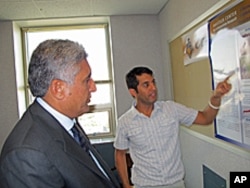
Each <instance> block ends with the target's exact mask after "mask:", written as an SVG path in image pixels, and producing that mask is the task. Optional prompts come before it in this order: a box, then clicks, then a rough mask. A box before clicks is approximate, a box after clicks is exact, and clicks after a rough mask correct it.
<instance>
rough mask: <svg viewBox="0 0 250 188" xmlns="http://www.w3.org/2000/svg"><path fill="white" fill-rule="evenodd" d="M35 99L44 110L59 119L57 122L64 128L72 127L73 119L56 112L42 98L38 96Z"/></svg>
mask: <svg viewBox="0 0 250 188" xmlns="http://www.w3.org/2000/svg"><path fill="white" fill-rule="evenodd" d="M36 100H37V102H38V103H39V104H40V105H41V106H42V107H43V108H44V109H45V110H47V111H48V112H49V113H50V114H51V115H52V116H53V117H54V118H56V120H57V121H59V123H60V124H61V125H62V126H63V128H64V129H66V130H67V131H69V130H70V129H71V128H72V127H73V125H74V122H75V120H72V119H70V118H69V117H67V116H65V115H63V114H62V113H60V112H58V111H57V110H55V109H54V108H52V107H51V106H50V105H49V104H48V103H47V102H45V101H44V100H43V99H42V98H40V97H38V98H36Z"/></svg>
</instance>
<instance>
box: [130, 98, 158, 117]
mask: <svg viewBox="0 0 250 188" xmlns="http://www.w3.org/2000/svg"><path fill="white" fill-rule="evenodd" d="M135 106H136V100H133V102H132V106H131V108H130V110H131V113H132V114H133V117H134V118H136V117H137V116H138V117H140V116H141V117H147V116H145V115H144V114H142V113H140V112H139V111H138V110H137V109H136V108H135ZM159 110H162V109H161V107H160V105H159V104H158V102H157V101H156V102H155V103H154V109H153V111H152V114H151V117H152V116H153V115H154V114H155V113H157V112H158V111H159ZM147 118H148V117H147Z"/></svg>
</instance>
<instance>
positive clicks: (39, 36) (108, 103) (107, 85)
mask: <svg viewBox="0 0 250 188" xmlns="http://www.w3.org/2000/svg"><path fill="white" fill-rule="evenodd" d="M23 36H24V37H25V40H24V41H25V46H26V49H25V50H26V64H25V66H26V67H25V70H26V71H27V69H28V63H29V59H30V57H31V54H32V52H33V50H34V49H35V48H36V47H37V45H38V44H39V43H40V42H42V41H44V40H46V39H69V40H73V41H77V42H79V43H80V44H82V45H83V46H84V48H85V50H86V52H87V54H88V62H89V64H90V66H91V69H92V78H93V80H94V81H95V83H96V87H97V91H96V92H94V93H92V98H91V103H90V105H91V111H90V113H86V114H84V115H82V116H81V117H79V119H78V120H79V122H80V124H81V125H82V127H83V128H84V130H85V131H86V133H87V134H88V135H89V137H96V138H100V137H109V136H112V135H114V133H113V132H114V128H113V126H114V124H115V123H114V121H115V120H114V119H115V118H114V117H115V115H114V113H115V110H114V102H113V101H114V93H113V81H112V63H111V58H110V45H109V41H110V40H109V38H108V36H109V35H108V27H107V25H106V24H104V25H88V26H81V27H80V26H78V27H72V26H71V27H53V28H23ZM24 75H25V77H26V78H25V80H27V72H26V73H25V74H24ZM24 88H26V89H27V91H26V98H27V101H28V102H27V103H28V104H30V103H31V102H32V101H33V100H34V98H33V97H32V95H31V93H30V91H29V89H28V84H27V83H26V86H25V87H24Z"/></svg>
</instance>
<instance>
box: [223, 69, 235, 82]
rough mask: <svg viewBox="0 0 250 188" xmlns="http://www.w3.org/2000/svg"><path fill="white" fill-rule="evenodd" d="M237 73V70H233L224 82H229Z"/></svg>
mask: <svg viewBox="0 0 250 188" xmlns="http://www.w3.org/2000/svg"><path fill="white" fill-rule="evenodd" d="M234 74H235V71H232V72H231V73H230V74H229V75H228V76H227V77H226V78H225V80H224V81H223V82H227V81H228V80H229V78H231V77H232V76H233V75H234Z"/></svg>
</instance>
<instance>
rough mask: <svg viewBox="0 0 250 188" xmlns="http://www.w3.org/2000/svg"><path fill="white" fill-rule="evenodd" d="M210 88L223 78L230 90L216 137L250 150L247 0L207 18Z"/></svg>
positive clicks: (249, 1)
mask: <svg viewBox="0 0 250 188" xmlns="http://www.w3.org/2000/svg"><path fill="white" fill-rule="evenodd" d="M208 27H209V41H210V50H209V55H210V60H211V67H212V76H213V87H214V88H215V87H216V84H217V83H218V82H220V81H222V80H224V79H225V78H226V77H228V76H231V77H230V79H229V82H231V84H232V90H231V91H230V92H229V93H228V94H227V95H226V96H225V97H224V98H223V99H222V103H221V108H220V111H219V113H218V115H217V117H216V120H215V131H216V132H215V136H216V137H217V138H221V139H223V140H226V141H228V142H231V143H234V144H237V145H240V146H242V147H244V148H247V149H250V0H245V1H242V2H241V3H239V4H237V5H236V6H234V7H233V8H230V9H229V10H226V11H224V12H222V13H220V14H219V15H217V16H215V17H214V18H212V19H211V20H209V24H208Z"/></svg>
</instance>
